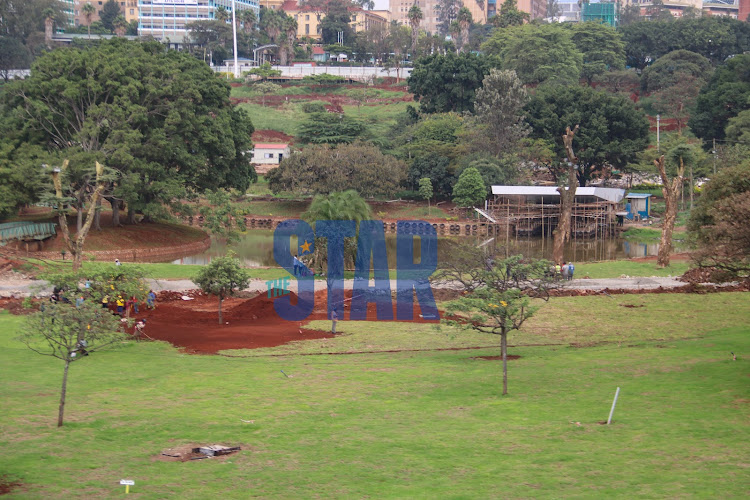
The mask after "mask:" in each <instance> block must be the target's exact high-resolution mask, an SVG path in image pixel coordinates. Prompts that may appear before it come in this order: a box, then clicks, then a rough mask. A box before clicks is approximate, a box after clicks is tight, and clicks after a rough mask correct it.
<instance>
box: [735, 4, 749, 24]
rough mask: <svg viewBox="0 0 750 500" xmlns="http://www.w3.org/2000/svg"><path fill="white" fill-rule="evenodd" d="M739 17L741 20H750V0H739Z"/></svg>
mask: <svg viewBox="0 0 750 500" xmlns="http://www.w3.org/2000/svg"><path fill="white" fill-rule="evenodd" d="M737 19H739V20H740V21H750V0H740V1H739V9H738V11H737Z"/></svg>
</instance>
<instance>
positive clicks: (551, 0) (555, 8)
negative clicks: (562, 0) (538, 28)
mask: <svg viewBox="0 0 750 500" xmlns="http://www.w3.org/2000/svg"><path fill="white" fill-rule="evenodd" d="M560 14H562V9H561V8H560V4H559V3H558V2H557V0H547V7H546V9H545V11H544V17H545V18H547V19H549V20H551V21H552V22H557V20H558V19H559V17H560Z"/></svg>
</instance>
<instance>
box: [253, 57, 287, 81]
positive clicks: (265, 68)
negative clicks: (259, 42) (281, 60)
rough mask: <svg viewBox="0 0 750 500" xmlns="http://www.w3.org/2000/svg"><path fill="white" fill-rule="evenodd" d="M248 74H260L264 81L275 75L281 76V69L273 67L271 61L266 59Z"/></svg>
mask: <svg viewBox="0 0 750 500" xmlns="http://www.w3.org/2000/svg"><path fill="white" fill-rule="evenodd" d="M246 74H247V75H256V76H259V77H260V79H261V81H264V80H268V79H269V78H271V77H274V76H281V71H280V70H278V69H273V67H272V66H271V63H269V62H268V61H266V62H264V63H263V64H261V65H260V66H257V67H255V68H253V69H251V70H250V71H248V72H247V73H246Z"/></svg>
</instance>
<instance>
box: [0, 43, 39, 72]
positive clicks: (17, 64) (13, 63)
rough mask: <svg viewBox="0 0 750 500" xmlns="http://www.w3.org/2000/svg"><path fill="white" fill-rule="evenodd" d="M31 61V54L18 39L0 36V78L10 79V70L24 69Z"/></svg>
mask: <svg viewBox="0 0 750 500" xmlns="http://www.w3.org/2000/svg"><path fill="white" fill-rule="evenodd" d="M30 63H31V54H30V53H29V49H27V48H26V47H25V46H24V45H23V43H21V41H20V40H18V39H16V38H11V37H8V36H0V78H2V79H3V80H4V81H6V82H7V81H8V80H10V72H11V70H16V69H26V68H28V67H29V64H30Z"/></svg>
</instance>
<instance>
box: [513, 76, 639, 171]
mask: <svg viewBox="0 0 750 500" xmlns="http://www.w3.org/2000/svg"><path fill="white" fill-rule="evenodd" d="M526 120H527V121H528V123H529V124H530V125H531V129H532V133H531V136H532V137H534V138H537V139H551V138H554V139H555V146H556V147H555V150H556V152H557V157H558V158H562V157H564V156H566V155H565V146H564V144H563V141H562V134H563V132H564V131H565V129H566V127H568V126H570V124H571V123H575V124H579V125H580V130H579V131H578V132H577V133H576V134H575V139H574V144H573V146H574V148H575V150H576V151H577V153H576V155H577V157H578V167H579V168H578V170H577V171H576V173H577V177H578V182H579V183H580V185H581V186H585V185H586V184H587V183H588V182H589V180H591V179H592V178H593V177H594V176H595V175H598V174H599V172H601V171H602V169H604V168H605V167H606V166H612V167H614V168H618V169H621V168H624V167H625V166H626V165H627V164H628V163H632V162H634V161H635V159H636V155H637V154H638V153H639V152H641V151H643V150H644V149H645V148H646V146H648V142H649V135H648V129H649V125H648V120H646V116H645V115H644V114H643V112H642V111H640V110H638V109H636V107H635V105H634V104H633V102H632V101H630V100H629V99H627V98H625V97H622V96H618V95H613V94H609V93H607V92H602V91H597V90H594V89H592V88H589V87H580V86H570V87H555V88H550V87H548V88H540V89H538V90H537V92H536V94H535V95H534V96H533V97H532V98H531V100H530V101H529V104H528V105H527V106H526Z"/></svg>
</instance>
